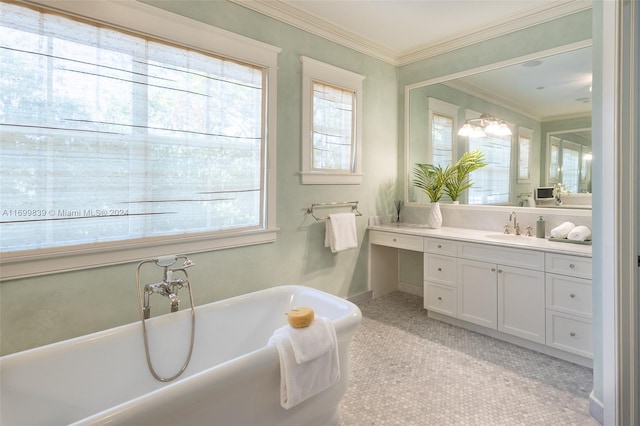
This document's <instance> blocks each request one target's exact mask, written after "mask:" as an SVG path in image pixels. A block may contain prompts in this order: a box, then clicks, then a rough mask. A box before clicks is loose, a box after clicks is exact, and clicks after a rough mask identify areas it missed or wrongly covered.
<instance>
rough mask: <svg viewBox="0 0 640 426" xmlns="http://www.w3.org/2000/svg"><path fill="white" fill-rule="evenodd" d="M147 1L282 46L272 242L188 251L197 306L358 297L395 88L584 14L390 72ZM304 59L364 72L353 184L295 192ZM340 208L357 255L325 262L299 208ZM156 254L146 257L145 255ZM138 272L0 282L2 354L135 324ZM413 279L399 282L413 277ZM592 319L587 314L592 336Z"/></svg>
mask: <svg viewBox="0 0 640 426" xmlns="http://www.w3.org/2000/svg"><path fill="white" fill-rule="evenodd" d="M145 3H148V4H151V5H154V6H157V7H160V8H162V9H166V10H169V11H172V12H175V13H178V14H181V15H184V16H187V17H189V18H192V19H196V20H200V21H203V22H205V23H208V24H211V25H214V26H216V27H219V28H223V29H226V30H229V31H232V32H235V33H238V34H241V35H244V36H247V37H250V38H253V39H256V40H259V41H263V42H266V43H269V44H272V45H275V46H278V47H280V48H282V52H281V53H280V55H279V59H278V65H279V70H278V140H277V150H278V170H277V215H278V219H277V222H278V226H279V228H280V231H279V233H278V240H277V242H275V243H271V244H263V245H257V246H251V247H241V248H235V249H228V250H219V251H212V252H207V253H200V254H195V255H193V256H192V259H193V260H194V261H195V262H196V266H194V267H193V268H191V270H190V274H191V278H192V282H193V286H194V296H195V299H196V303H197V304H203V303H208V302H212V301H215V300H220V299H224V298H227V297H231V296H235V295H239V294H243V293H247V292H250V291H254V290H259V289H263V288H268V287H273V286H278V285H283V284H303V285H308V286H311V287H315V288H319V289H321V290H325V291H328V292H330V293H333V294H336V295H338V296H342V297H347V296H353V295H357V294H360V293H362V292H365V291H367V290H368V288H367V256H368V252H367V239H366V235H365V228H366V217H367V216H372V215H377V214H388V213H391V212H392V211H393V200H394V199H395V198H398V195H397V194H401V193H402V188H403V181H402V179H398V173H399V174H400V175H401V176H402V175H403V174H404V170H405V165H404V154H403V152H404V128H403V123H404V92H403V90H404V86H405V85H407V84H413V83H416V82H419V81H424V80H429V79H432V78H435V77H439V76H443V75H447V74H451V73H455V72H459V71H463V70H466V69H472V68H476V67H479V66H482V65H487V64H490V63H493V62H496V61H502V60H506V59H509V58H512V57H518V56H522V55H526V54H528V53H532V52H536V51H540V50H545V49H549V48H551V47H554V46H557V45H562V44H568V43H572V42H575V41H581V40H585V39H588V38H591V11H585V12H580V13H578V14H575V15H571V16H568V17H564V18H561V19H559V20H556V21H554V22H549V23H546V24H542V25H538V26H535V27H530V28H527V29H524V30H522V31H518V32H516V33H514V34H511V35H509V36H503V37H499V38H496V39H493V40H489V41H486V42H483V43H479V44H478V45H475V46H471V47H467V48H463V49H459V50H456V51H452V52H448V53H445V54H442V55H438V56H435V57H433V58H429V59H425V60H423V61H419V62H416V63H413V64H409V65H405V66H402V67H400V68H398V67H395V66H392V65H389V64H387V63H384V62H382V61H379V60H376V59H373V58H371V57H369V56H367V55H364V54H361V53H358V52H355V51H353V50H351V49H348V48H345V47H343V46H340V45H338V44H335V43H333V42H330V41H327V40H324V39H322V38H320V37H317V36H314V35H311V34H309V33H306V32H304V31H301V30H298V29H296V28H294V27H291V26H289V25H286V24H283V23H281V22H278V21H275V20H273V19H270V18H267V17H265V16H263V15H260V14H258V13H256V12H253V11H250V10H248V9H246V8H243V7H241V6H238V5H237V4H234V3H231V2H228V1H226V0H216V1H210V0H205V1H194V0H188V1H175V0H171V1H162V0H156V1H153V0H145ZM302 55H304V56H309V57H311V58H314V59H318V60H320V61H324V62H327V63H330V64H333V65H336V66H338V67H342V68H345V69H348V70H351V71H354V72H356V73H359V74H363V75H365V76H366V79H365V81H364V126H363V128H364V135H363V154H364V174H365V176H364V179H363V183H362V184H361V185H349V186H333V185H301V184H300V180H299V176H298V175H297V173H298V172H299V170H300V155H301V154H300V133H301V130H300V128H301V118H300V111H301V104H300V102H301V64H300V61H299V57H300V56H302ZM394 100H397V102H394ZM344 200H358V201H360V206H359V209H360V211H361V212H363V214H364V215H365V216H364V217H360V218H358V219H357V223H358V235H359V238H360V248H359V249H358V250H351V251H347V252H343V253H338V254H336V255H332V254H331V253H330V251H329V250H328V249H326V248H324V247H323V240H324V224H323V223H316V222H315V221H314V220H313V219H311V218H310V217H308V216H306V215H305V208H306V207H307V206H309V205H310V204H311V203H314V202H330V201H344ZM154 255H155V254H154V253H153V251H152V250H150V251H149V253H148V257H153V256H154ZM419 261H420V259H419V258H415V259H407V261H406V263H407V264H410V265H414V266H416V270H417V269H418V268H417V267H418V266H419ZM404 263H405V262H404V261H403V264H404ZM135 266H136V265H135V263H130V264H123V265H116V266H106V267H102V268H96V269H88V270H82V271H73V272H66V273H59V274H52V275H48V276H42V277H33V278H24V279H19V280H13V281H6V282H2V283H0V332H1V345H0V354H7V353H12V352H16V351H20V350H24V349H28V348H32V347H36V346H40V345H44V344H47V343H51V342H56V341H60V340H63V339H67V338H71V337H75V336H80V335H83V334H87V333H90V332H93V331H98V330H103V329H107V328H110V327H114V326H117V325H122V324H126V323H130V322H133V321H137V320H138V318H139V314H138V312H137V299H136V291H135ZM413 275H414V274H409V276H407V277H404V279H405V280H406V281H408V282H413V281H415V280H418V278H416V277H415V276H413ZM401 278H403V277H401ZM418 284H419V280H418ZM594 286H596V288H597V286H598V283H595V282H594ZM595 306H597V304H594V307H595ZM601 320H602V318H601V316H600V312H599V311H598V310H597V309H596V312H595V316H594V324H595V325H596V329H597V330H601V327H599V326H598V323H599V322H600V321H601ZM601 342H602V339H601V336H599V335H598V334H597V335H596V339H595V342H594V343H595V348H596V353H595V357H594V366H595V370H594V393H595V395H596V397H598V398H601V395H602V376H601V362H602V360H601V357H602V354H601V351H600V350H599V349H598V348H599V345H600V344H601Z"/></svg>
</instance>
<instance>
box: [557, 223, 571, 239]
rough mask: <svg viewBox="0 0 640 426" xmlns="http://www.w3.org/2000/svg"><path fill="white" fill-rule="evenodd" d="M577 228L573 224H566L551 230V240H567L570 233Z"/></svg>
mask: <svg viewBox="0 0 640 426" xmlns="http://www.w3.org/2000/svg"><path fill="white" fill-rule="evenodd" d="M575 227H576V225H574V224H573V223H571V222H564V223H563V224H561V225H558V226H556V227H555V228H553V229H552V230H551V238H567V235H569V232H571V230H572V229H573V228H575Z"/></svg>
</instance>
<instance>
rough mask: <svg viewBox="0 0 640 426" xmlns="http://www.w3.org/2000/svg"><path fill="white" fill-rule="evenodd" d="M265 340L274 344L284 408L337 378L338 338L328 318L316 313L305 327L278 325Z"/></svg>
mask: <svg viewBox="0 0 640 426" xmlns="http://www.w3.org/2000/svg"><path fill="white" fill-rule="evenodd" d="M294 342H295V343H294ZM269 344H273V345H275V346H276V347H277V348H278V354H279V356H280V405H282V408H284V409H286V410H288V409H289V408H291V407H294V406H295V405H297V404H299V403H301V402H302V401H304V400H306V399H308V398H311V397H312V396H314V395H316V394H318V393H320V392H322V391H323V390H325V389H327V388H328V387H329V386H331V385H333V384H334V383H336V382H337V381H338V380H339V379H340V363H339V359H338V339H337V337H336V331H335V329H334V327H333V323H332V322H331V321H330V320H329V319H326V318H322V317H316V318H315V319H314V320H313V322H312V323H311V325H310V326H309V327H305V328H299V329H294V328H293V327H291V326H289V325H286V326H284V327H281V328H279V329H277V330H276V331H275V332H274V333H273V336H271V338H270V339H269ZM294 348H295V349H294ZM297 359H300V360H303V359H304V360H306V361H303V362H298V360H297Z"/></svg>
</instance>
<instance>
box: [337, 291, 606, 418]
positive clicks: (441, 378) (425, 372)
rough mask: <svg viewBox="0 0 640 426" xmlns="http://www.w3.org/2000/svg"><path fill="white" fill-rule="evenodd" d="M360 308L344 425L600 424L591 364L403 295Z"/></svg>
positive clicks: (384, 298) (372, 302)
mask: <svg viewBox="0 0 640 426" xmlns="http://www.w3.org/2000/svg"><path fill="white" fill-rule="evenodd" d="M359 306H360V309H361V310H362V314H363V318H362V324H361V326H360V328H359V329H358V332H357V333H356V335H355V336H354V338H353V341H352V345H351V379H350V383H349V388H348V390H347V393H346V395H345V397H344V398H343V400H342V403H341V422H340V426H360V425H403V426H405V425H407V426H408V425H421V426H423V425H425V426H426V425H434V426H436V425H472V426H477V425H482V426H501V425H505V426H515V425H553V426H559V425H578V426H595V425H598V422H597V421H595V420H594V419H593V418H592V417H590V416H589V413H588V412H589V408H588V396H589V393H590V392H591V389H592V371H591V369H589V368H585V367H581V366H578V365H575V364H572V363H569V362H565V361H561V360H558V359H555V358H552V357H549V356H547V355H543V354H540V353H538V352H534V351H531V350H528V349H523V348H520V347H518V346H514V345H512V344H509V343H506V342H502V341H499V340H496V339H493V338H490V337H486V336H483V335H480V334H478V333H474V332H471V331H467V330H464V329H461V328H459V327H455V326H452V325H448V324H445V323H442V322H440V321H436V320H433V319H430V318H428V317H427V312H426V311H425V310H424V309H423V308H422V298H421V297H418V296H414V295H410V294H407V293H402V292H394V293H392V294H390V295H387V296H385V297H381V298H378V299H375V300H371V301H368V302H365V303H362V304H360V305H359Z"/></svg>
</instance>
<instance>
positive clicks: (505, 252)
mask: <svg viewBox="0 0 640 426" xmlns="http://www.w3.org/2000/svg"><path fill="white" fill-rule="evenodd" d="M477 259H480V260H481V261H480V260H477ZM458 318H459V319H462V320H465V321H469V322H472V323H474V324H479V325H482V326H484V327H488V328H492V329H497V330H498V331H501V332H503V333H507V334H511V335H514V336H518V337H521V338H523V339H527V340H532V341H534V342H538V343H545V284H544V253H542V252H539V251H534V250H523V249H514V248H510V247H507V248H503V247H495V246H488V245H484V244H474V243H461V244H460V259H458Z"/></svg>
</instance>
